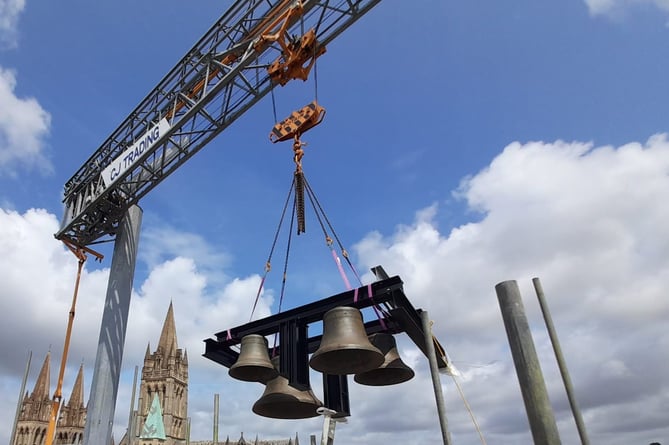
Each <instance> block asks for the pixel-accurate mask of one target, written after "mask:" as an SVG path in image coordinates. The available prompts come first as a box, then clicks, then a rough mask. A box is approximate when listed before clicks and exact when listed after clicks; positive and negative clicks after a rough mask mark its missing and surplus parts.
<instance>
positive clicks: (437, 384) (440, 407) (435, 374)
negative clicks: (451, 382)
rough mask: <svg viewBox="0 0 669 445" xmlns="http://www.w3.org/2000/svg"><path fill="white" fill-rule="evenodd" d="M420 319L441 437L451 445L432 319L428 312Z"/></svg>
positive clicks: (421, 315)
mask: <svg viewBox="0 0 669 445" xmlns="http://www.w3.org/2000/svg"><path fill="white" fill-rule="evenodd" d="M420 317H421V321H422V322H423V332H424V333H425V345H426V347H427V358H428V361H429V362H430V373H431V374H432V386H433V388H434V398H435V399H436V401H437V413H438V414H439V425H440V426H441V437H442V439H443V441H444V445H451V444H452V442H451V434H450V433H449V432H448V419H446V408H445V407H444V393H443V391H442V389H441V379H440V376H439V367H438V366H437V353H436V352H435V350H434V343H433V338H432V326H430V317H429V315H428V314H427V311H422V312H421V314H420Z"/></svg>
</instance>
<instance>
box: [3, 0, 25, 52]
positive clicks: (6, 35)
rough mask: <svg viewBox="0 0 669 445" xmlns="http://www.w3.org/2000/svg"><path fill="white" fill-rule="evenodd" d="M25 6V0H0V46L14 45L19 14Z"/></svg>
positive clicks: (10, 46) (11, 46) (9, 46)
mask: <svg viewBox="0 0 669 445" xmlns="http://www.w3.org/2000/svg"><path fill="white" fill-rule="evenodd" d="M25 6H26V2H25V0H0V46H4V47H8V48H13V47H15V46H16V39H17V24H18V21H19V15H21V12H23V9H24V8H25Z"/></svg>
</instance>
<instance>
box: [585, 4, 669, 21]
mask: <svg viewBox="0 0 669 445" xmlns="http://www.w3.org/2000/svg"><path fill="white" fill-rule="evenodd" d="M585 3H586V5H587V6H588V10H589V11H590V14H592V15H606V16H610V17H614V18H620V17H621V16H622V15H623V14H625V12H626V11H628V10H631V9H634V8H639V7H647V6H651V7H655V8H658V9H660V10H662V11H664V12H669V1H667V0H585Z"/></svg>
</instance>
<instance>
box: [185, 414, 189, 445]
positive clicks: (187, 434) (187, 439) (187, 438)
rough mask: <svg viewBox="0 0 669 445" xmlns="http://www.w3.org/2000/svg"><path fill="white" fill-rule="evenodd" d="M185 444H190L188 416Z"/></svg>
mask: <svg viewBox="0 0 669 445" xmlns="http://www.w3.org/2000/svg"><path fill="white" fill-rule="evenodd" d="M186 445H190V417H189V418H188V423H187V424H186Z"/></svg>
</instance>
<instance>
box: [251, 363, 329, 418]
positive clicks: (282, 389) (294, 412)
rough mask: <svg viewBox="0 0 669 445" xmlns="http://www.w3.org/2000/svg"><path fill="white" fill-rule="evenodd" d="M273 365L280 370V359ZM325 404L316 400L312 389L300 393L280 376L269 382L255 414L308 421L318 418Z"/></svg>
mask: <svg viewBox="0 0 669 445" xmlns="http://www.w3.org/2000/svg"><path fill="white" fill-rule="evenodd" d="M272 363H273V364H274V365H275V366H276V368H277V369H278V368H279V357H274V358H273V359H272ZM321 406H323V403H322V402H321V401H320V400H318V399H317V398H316V396H315V395H314V393H313V391H312V390H311V389H308V390H304V391H300V390H298V389H296V388H293V387H292V386H290V384H289V383H288V379H287V378H285V377H284V376H282V375H281V374H278V375H277V377H275V378H274V379H272V380H270V381H268V382H267V385H266V386H265V391H264V392H263V394H262V396H260V398H259V399H258V401H257V402H256V403H254V404H253V408H252V410H253V412H254V413H256V414H258V415H259V416H263V417H270V418H272V419H307V418H309V417H316V416H317V415H318V412H317V411H316V410H317V409H318V408H320V407H321Z"/></svg>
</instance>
